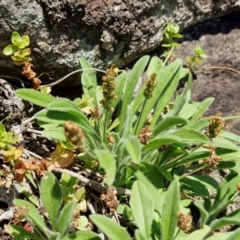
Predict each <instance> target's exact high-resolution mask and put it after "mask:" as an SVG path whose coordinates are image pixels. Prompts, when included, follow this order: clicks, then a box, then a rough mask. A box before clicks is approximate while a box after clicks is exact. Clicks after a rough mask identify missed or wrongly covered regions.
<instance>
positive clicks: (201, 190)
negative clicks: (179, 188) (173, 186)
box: [180, 176, 209, 197]
mask: <svg viewBox="0 0 240 240" xmlns="http://www.w3.org/2000/svg"><path fill="white" fill-rule="evenodd" d="M180 183H183V184H184V185H186V186H187V187H189V188H191V189H192V190H193V194H194V196H195V195H196V196H200V197H209V192H208V190H207V188H206V186H205V185H203V184H202V183H201V182H200V181H198V180H196V179H194V178H193V177H192V176H188V177H185V178H182V179H181V180H180Z"/></svg>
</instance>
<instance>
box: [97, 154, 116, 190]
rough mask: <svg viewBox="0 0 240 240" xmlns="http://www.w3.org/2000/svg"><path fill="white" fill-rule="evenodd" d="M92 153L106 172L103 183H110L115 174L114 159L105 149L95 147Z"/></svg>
mask: <svg viewBox="0 0 240 240" xmlns="http://www.w3.org/2000/svg"><path fill="white" fill-rule="evenodd" d="M94 153H95V154H96V156H97V158H98V161H99V163H100V166H101V167H103V168H104V170H105V172H106V178H105V179H104V183H106V184H107V185H108V186H110V185H112V184H113V181H114V180H115V175H116V160H115V159H114V157H113V155H112V154H111V153H110V152H109V151H107V150H100V149H95V150H94Z"/></svg>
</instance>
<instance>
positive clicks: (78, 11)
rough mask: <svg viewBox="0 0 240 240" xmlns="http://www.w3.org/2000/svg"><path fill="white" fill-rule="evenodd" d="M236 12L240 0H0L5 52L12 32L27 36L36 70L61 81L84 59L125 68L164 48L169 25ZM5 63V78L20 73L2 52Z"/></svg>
mask: <svg viewBox="0 0 240 240" xmlns="http://www.w3.org/2000/svg"><path fill="white" fill-rule="evenodd" d="M237 9H239V1H235V0H219V1H212V0H176V1H170V0H168V1H165V0H108V1H107V0H94V1H93V0H91V1H89V0H62V1H60V0H14V1H12V0H0V17H1V18H0V49H3V48H4V47H5V46H6V45H8V44H9V41H10V36H11V33H12V31H14V30H16V31H18V32H19V33H21V34H28V35H29V36H30V39H31V49H32V57H33V64H34V65H35V71H36V72H37V73H38V74H40V73H43V72H47V73H48V74H49V75H50V76H51V77H53V78H54V79H55V80H57V79H59V78H61V77H63V76H64V75H66V74H67V73H69V72H70V71H72V70H74V69H76V68H78V67H79V61H78V59H79V57H84V58H86V59H87V60H88V61H89V62H90V63H91V65H92V66H93V67H99V68H106V67H107V66H109V65H110V64H111V63H116V64H117V66H118V67H122V66H124V65H126V64H128V63H130V62H131V61H133V60H134V59H136V58H138V57H140V56H142V55H144V54H146V53H148V52H150V51H152V50H154V49H156V48H157V47H159V46H160V44H161V41H162V39H163V30H164V28H165V27H166V24H167V23H169V22H172V23H175V24H178V25H179V26H180V27H181V29H183V30H184V29H186V28H187V27H189V26H192V25H194V24H196V23H198V22H201V21H204V20H206V19H209V18H214V17H217V16H221V15H224V14H226V13H228V12H230V11H234V10H237ZM0 64H1V69H0V74H10V75H13V74H14V75H19V74H20V69H19V68H15V67H13V64H12V62H11V60H10V59H9V58H6V57H5V56H3V54H2V52H1V51H0ZM46 79H48V78H46ZM71 79H72V81H71V84H72V85H76V84H79V78H78V77H76V76H75V77H72V78H71ZM73 80H74V81H73ZM48 82H49V80H48ZM68 82H69V81H67V85H68V86H69V83H68ZM65 85H66V84H65Z"/></svg>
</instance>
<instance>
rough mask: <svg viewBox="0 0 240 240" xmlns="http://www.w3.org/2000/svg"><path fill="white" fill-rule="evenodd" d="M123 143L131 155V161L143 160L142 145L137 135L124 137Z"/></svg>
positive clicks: (138, 161)
mask: <svg viewBox="0 0 240 240" xmlns="http://www.w3.org/2000/svg"><path fill="white" fill-rule="evenodd" d="M123 143H124V145H125V147H126V149H127V151H128V153H129V155H130V157H131V161H132V162H134V163H136V164H139V163H140V161H141V145H140V141H139V139H138V137H137V136H131V137H130V138H128V139H124V140H123Z"/></svg>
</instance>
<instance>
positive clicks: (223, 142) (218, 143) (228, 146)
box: [211, 137, 239, 151]
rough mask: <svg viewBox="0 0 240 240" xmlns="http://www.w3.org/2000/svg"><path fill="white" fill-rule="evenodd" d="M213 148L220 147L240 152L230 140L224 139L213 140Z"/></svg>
mask: <svg viewBox="0 0 240 240" xmlns="http://www.w3.org/2000/svg"><path fill="white" fill-rule="evenodd" d="M211 146H214V147H219V148H225V149H231V150H235V151H238V150H239V148H238V146H237V145H236V144H234V143H233V142H231V141H229V140H228V139H225V138H222V137H215V138H212V139H211Z"/></svg>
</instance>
